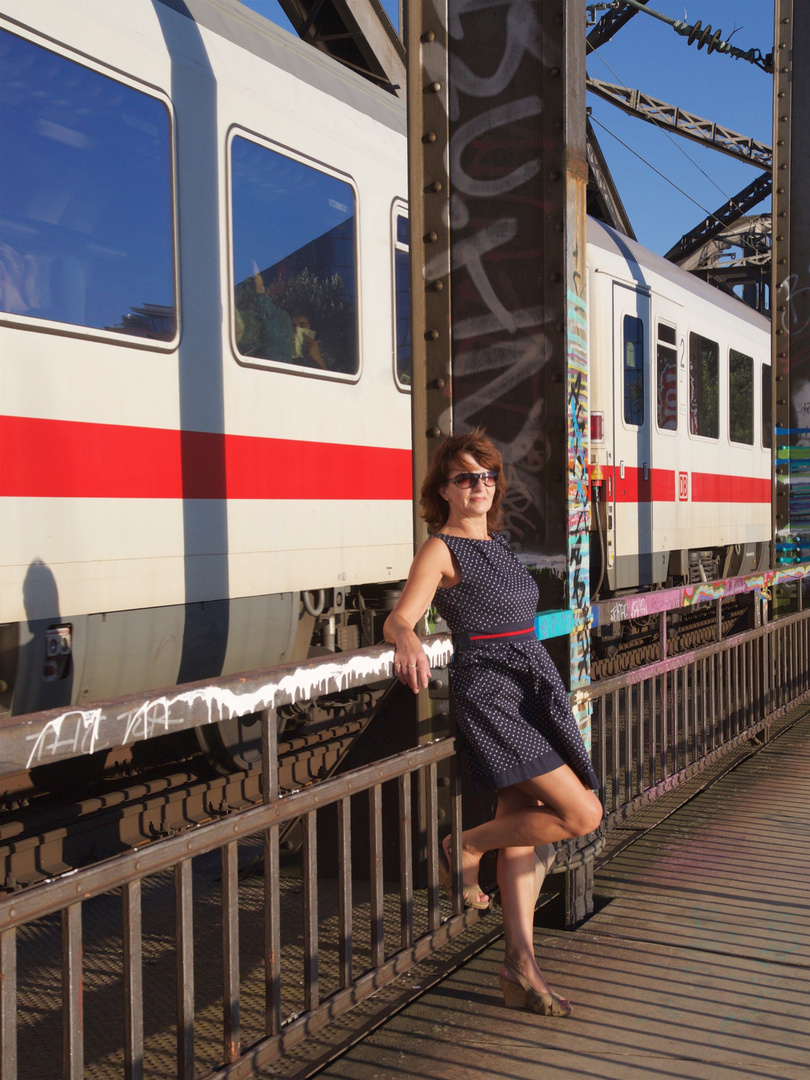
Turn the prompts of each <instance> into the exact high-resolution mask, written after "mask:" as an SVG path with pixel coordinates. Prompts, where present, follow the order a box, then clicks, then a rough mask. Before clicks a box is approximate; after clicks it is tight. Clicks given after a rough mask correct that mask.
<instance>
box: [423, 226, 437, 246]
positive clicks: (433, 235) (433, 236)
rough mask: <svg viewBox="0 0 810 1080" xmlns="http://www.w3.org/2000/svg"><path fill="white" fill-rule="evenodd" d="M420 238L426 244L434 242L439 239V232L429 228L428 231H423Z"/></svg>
mask: <svg viewBox="0 0 810 1080" xmlns="http://www.w3.org/2000/svg"><path fill="white" fill-rule="evenodd" d="M422 239H423V240H424V241H425V243H426V244H435V243H436V241H437V240H438V239H439V234H438V233H437V232H434V231H433V230H432V229H431V230H430V232H428V233H425V235H424V236H423V237H422Z"/></svg>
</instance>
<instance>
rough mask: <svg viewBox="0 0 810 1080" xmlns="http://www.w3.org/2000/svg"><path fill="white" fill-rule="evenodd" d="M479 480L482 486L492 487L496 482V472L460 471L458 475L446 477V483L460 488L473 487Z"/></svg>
mask: <svg viewBox="0 0 810 1080" xmlns="http://www.w3.org/2000/svg"><path fill="white" fill-rule="evenodd" d="M479 480H480V481H481V483H482V484H483V485H484V487H494V486H495V484H496V483H497V482H498V474H497V473H496V472H462V473H459V474H458V476H450V477H448V483H450V484H455V485H456V487H460V488H471V487H475V485H476V484H477V483H478V481H479Z"/></svg>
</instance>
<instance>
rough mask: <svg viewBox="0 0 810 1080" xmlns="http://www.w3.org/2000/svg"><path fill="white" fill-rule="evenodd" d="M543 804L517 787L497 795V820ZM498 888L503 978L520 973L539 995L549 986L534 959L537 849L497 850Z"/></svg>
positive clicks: (511, 979) (508, 978)
mask: <svg viewBox="0 0 810 1080" xmlns="http://www.w3.org/2000/svg"><path fill="white" fill-rule="evenodd" d="M539 805H540V804H539V803H538V801H537V800H536V799H532V798H531V797H530V796H529V795H527V794H525V793H524V792H522V791H520V790H519V789H518V788H516V787H508V788H503V789H502V790H501V791H499V792H498V809H497V811H496V814H495V816H496V817H502V818H503V817H506V818H508V817H509V816H510V815H512V814H514V813H520V812H521V811H524V810H531V809H532V808H536V807H538V806H539ZM498 887H499V889H500V893H501V912H502V916H503V932H504V966H503V967H502V968H501V972H500V974H501V976H502V977H503V978H505V979H507V980H508V981H510V982H514V976H513V975H510V972H509V971H508V970H507V965H508V966H509V967H511V968H513V969H514V970H515V971H518V972H520V974H521V975H523V976H524V978H526V979H528V980H529V982H530V983H531V984H532V986H533V987H534V988H535V989H536V990H537V991H539V992H540V993H547V992H548V991H549V989H550V988H549V986H548V984H547V983H546V981H545V979H544V978H543V976H542V975H541V973H540V970H539V969H538V967H537V964H536V962H535V959H534V909H535V906H536V904H537V871H536V865H535V857H534V848H533V847H528V846H521V847H514V846H513V847H502V848H500V850H499V851H498Z"/></svg>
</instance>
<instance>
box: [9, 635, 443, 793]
mask: <svg viewBox="0 0 810 1080" xmlns="http://www.w3.org/2000/svg"><path fill="white" fill-rule="evenodd" d="M423 646H424V649H425V653H426V655H427V658H428V662H429V664H430V666H431V668H435V667H444V666H445V665H446V664H448V663H449V661H450V659H451V657H452V653H453V647H452V643H451V641H450V639H449V638H448V637H440V638H434V639H433V640H431V641H425V642H423ZM393 662H394V650H393V648H386V649H373V650H368V651H365V650H361V651H359V652H357V653H353V654H350V655H347V656H346V657H340V658H337V657H336V658H335V659H329V660H320V661H316V662H309V663H307V664H306V665H301V666H300V667H297V668H293V669H292V670H290V669H289V668H288V667H285V669H284V674H280V675H279V676H278V677H277V678H273V676H272V669H271V670H270V671H269V672H268V678H267V680H266V681H264V680H261V679H260V683H259V685H258V686H255V688H254V689H250V690H249V689H247V688H243V689H240V688H239V685H240V684H239V677H238V676H237V677H231V678H229V679H227V680H226V681H225V682H226V684H225V685H223V684H222V683H211V684H207V685H204V686H194V687H193V688H190V689H188V690H182V689H178V690H177V691H176V692H175V691H166V692H164V693H163V694H161V695H159V696H157V697H153V698H148V699H147V700H141V701H139V702H138V703H137V704H136V705H134V707H133V708H131V709H123V710H121V708H120V706H121V703H119V704H118V707H117V708H116V709H114V710H113V709H109V708H105V707H104V706H102V707H98V706H92V707H88V708H86V709H70V710H68V711H66V712H64V713H61V714H59V715H57V716H53V717H50V718H48V719H47V720H46V721H45V722H44V724H42V726H39V725H36V728H37V730H35V731H33V732H31V733H29V734H27V735H26V736H25V740H26V742H27V743H29V744H33V745H31V746H30V751H29V752H28V755H27V761H26V763H25V765H24V767H25V768H28V769H30V768H32V767H34V766H36V765H38V764H41V763H42V762H44V761H53V760H57V759H60V758H65V757H73V756H77V755H79V754H92V753H93V752H94V751H96V750H98V749H106V748H109V747H111V746H115V745H129V744H130V743H133V742H140V741H143V740H146V739H151V738H154V737H155V736H157V735H162V734H165V733H167V732H169V731H173V730H178V729H180V728H184V727H189V726H191V725H190V724H189V720H188V717H189V715H190V714H191V712H192V711H194V712H195V713H197V715H198V719H196V720H195V722H194V726H198V725H199V724H205V723H217V722H218V721H221V720H226V719H230V718H233V717H238V716H247V715H250V714H252V713H257V712H260V711H262V710H264V709H274V708H277V707H278V706H279V705H283V704H290V703H293V702H301V701H309V700H311V699H312V698H315V697H318V696H320V695H322V694H325V693H336V692H338V691H340V690H346V689H349V688H350V687H354V686H362V685H364V684H367V683H373V682H378V681H381V680H383V679H388V678H390V677H391V676H392V674H393ZM256 678H257V676H255V675H252V676H251V678H250V681H251V682H255V680H256ZM259 678H260V677H259ZM247 681H248V680H247V678H245V679H244V680H243V682H245V683H246V682H247ZM200 711H202V714H203V718H202V719H200V718H199V713H200ZM18 719H19V721H20V723H21V724H24V723H25V719H26V718H25V717H19V718H18ZM31 719H32V720H34V719H35V718H34V717H32V718H31ZM2 764H3V766H4V767H3V770H2V771H4V772H7V771H9V769H8V767H7V766H8V765H9V764H11V763H10V762H8V761H4V762H3V763H2ZM17 767H18V768H19V767H23V766H22V763H20V764H19V765H18V766H17Z"/></svg>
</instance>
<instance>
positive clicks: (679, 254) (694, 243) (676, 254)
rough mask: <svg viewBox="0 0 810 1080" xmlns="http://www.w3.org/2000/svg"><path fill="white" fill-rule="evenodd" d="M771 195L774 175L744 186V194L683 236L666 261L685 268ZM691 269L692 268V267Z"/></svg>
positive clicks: (742, 192)
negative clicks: (691, 260) (697, 255)
mask: <svg viewBox="0 0 810 1080" xmlns="http://www.w3.org/2000/svg"><path fill="white" fill-rule="evenodd" d="M770 193H771V178H770V176H767V175H763V176H758V177H757V178H756V180H753V181H752V182H751V183H750V184H748V185H747V186H746V187H744V188H743V189H742V191H741V192H739V193H738V194H737V195H735V196H734V197H733V198H731V199H729V200H728V202H725V203H723V205H722V206H720V207H718V208H717V210H715V211H714V213H713V214H710V215H709V217H707V218H705V219H704V220H703V221H701V223H700V224H699V225H697V226H696V227H695V228H694V229H692V230H691V231H690V232H688V233H686V234H685V235H684V236H682V237H681V239H680V240H679V241H678V242H677V243H676V244H674V245H673V246H672V247H671V248H670V249H669V251H668V252H667V253H666V255H665V256H664V258H665V259H671V261H672V262H675V263H678V265H679V266H684V264H685V263H686V261H687V260H688V259H689V256H690V255H692V254H693V253H694V252H696V251H699V250H700V248H702V247H703V246H704V245H705V244H707V243H708V242H709V240H713V239H714V237H716V236H719V235H720V234H721V233H723V232H725V230H726V229H727V228H728V227H729V225H732V224H733V223H734V222H735V221H739V220H740V218H741V217H743V216H744V215H745V214H746V213H747V212H748V211H749V210H750V209H751V208H752V207H754V206H756V205H757V203H760V202H762V200H763V199H765V198H767V196H768V195H770ZM687 269H691V266H688V267H687Z"/></svg>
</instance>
